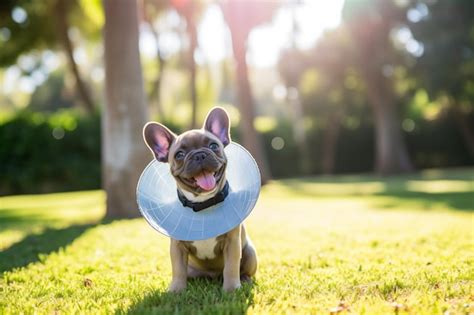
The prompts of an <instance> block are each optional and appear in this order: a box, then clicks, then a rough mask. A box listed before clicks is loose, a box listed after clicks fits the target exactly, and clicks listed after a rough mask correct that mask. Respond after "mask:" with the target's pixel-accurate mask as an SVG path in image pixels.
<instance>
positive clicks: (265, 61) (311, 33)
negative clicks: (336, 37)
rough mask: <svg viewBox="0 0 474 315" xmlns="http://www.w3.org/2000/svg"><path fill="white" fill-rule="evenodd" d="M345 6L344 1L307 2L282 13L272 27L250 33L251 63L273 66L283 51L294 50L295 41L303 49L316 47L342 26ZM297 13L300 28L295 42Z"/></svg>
mask: <svg viewBox="0 0 474 315" xmlns="http://www.w3.org/2000/svg"><path fill="white" fill-rule="evenodd" d="M343 4H344V0H332V1H324V0H311V1H310V0H306V1H303V2H302V3H301V4H300V5H296V6H295V5H292V4H291V7H290V5H286V6H285V7H283V8H281V9H279V10H278V12H277V13H276V15H275V17H274V18H273V21H272V22H271V23H269V24H267V25H262V26H260V27H257V28H256V29H255V30H254V31H252V32H251V33H250V38H249V63H250V64H252V65H254V66H258V67H269V66H273V65H275V63H276V62H277V60H278V55H279V53H280V51H281V49H283V48H286V47H290V46H291V45H292V44H293V41H294V44H295V45H296V47H297V48H299V49H308V48H310V47H312V46H313V45H314V43H315V42H316V40H317V39H318V38H319V37H320V36H321V35H322V33H323V32H324V30H326V29H328V28H334V27H336V26H337V25H339V23H340V22H341V11H342V7H343ZM293 12H294V14H295V17H296V23H297V28H298V29H297V35H296V38H294V39H293V38H292V31H293V25H292V24H293V22H292V15H293Z"/></svg>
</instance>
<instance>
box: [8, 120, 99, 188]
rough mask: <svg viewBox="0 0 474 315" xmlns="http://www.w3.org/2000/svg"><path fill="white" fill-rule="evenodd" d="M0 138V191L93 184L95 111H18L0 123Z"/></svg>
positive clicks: (96, 169)
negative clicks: (80, 113) (90, 113)
mask: <svg viewBox="0 0 474 315" xmlns="http://www.w3.org/2000/svg"><path fill="white" fill-rule="evenodd" d="M0 143H2V145H1V146H0V173H1V174H2V181H1V183H0V194H14V193H27V192H28V193H38V192H50V191H64V190H73V189H87V188H89V189H91V188H97V187H99V183H100V181H99V180H100V127H99V116H98V115H93V116H91V117H81V116H80V115H79V114H77V113H75V112H73V111H59V112H57V113H55V114H52V115H46V114H41V113H32V112H21V113H19V114H18V115H16V116H14V117H12V118H11V119H10V120H9V121H7V122H5V123H3V124H2V125H0Z"/></svg>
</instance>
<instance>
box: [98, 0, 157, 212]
mask: <svg viewBox="0 0 474 315" xmlns="http://www.w3.org/2000/svg"><path fill="white" fill-rule="evenodd" d="M104 9H105V27H104V48H105V99H106V104H105V108H104V112H103V114H102V143H103V145H102V165H103V167H102V171H103V186H104V188H105V191H106V193H107V212H106V216H107V217H110V218H118V217H136V216H138V215H139V212H138V210H137V204H136V196H135V189H136V185H137V182H138V178H139V175H140V172H141V171H142V170H143V168H144V167H145V166H146V163H147V161H148V160H150V157H149V152H148V150H147V149H146V146H145V145H144V143H143V139H142V128H143V125H144V124H145V122H146V121H147V120H148V111H147V106H146V102H145V93H144V88H143V78H142V71H141V65H140V54H139V50H138V16H137V4H136V2H135V1H128V0H105V1H104Z"/></svg>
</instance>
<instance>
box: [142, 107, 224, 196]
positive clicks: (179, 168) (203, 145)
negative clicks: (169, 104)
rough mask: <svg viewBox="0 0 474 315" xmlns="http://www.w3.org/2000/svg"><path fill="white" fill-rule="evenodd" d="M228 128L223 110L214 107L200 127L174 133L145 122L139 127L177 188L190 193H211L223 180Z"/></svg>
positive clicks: (217, 189) (159, 125)
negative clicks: (166, 167) (165, 165)
mask: <svg viewBox="0 0 474 315" xmlns="http://www.w3.org/2000/svg"><path fill="white" fill-rule="evenodd" d="M229 128H230V121H229V116H228V115H227V112H226V111H225V110H224V109H223V108H220V107H215V108H213V109H212V110H211V111H210V112H209V113H208V114H207V118H206V120H205V122H204V125H203V127H202V129H193V130H189V131H186V132H184V133H182V134H180V135H179V136H178V135H176V134H174V133H173V132H172V131H170V130H169V129H168V128H166V127H165V126H164V125H162V124H159V123H156V122H149V123H147V124H146V125H145V127H144V128H143V138H144V140H145V142H146V144H147V146H148V147H149V148H150V150H151V151H152V152H153V154H154V156H155V158H156V159H157V160H158V161H160V162H164V163H169V164H170V169H171V174H172V175H173V176H174V178H175V179H176V183H177V185H178V189H180V190H181V191H183V190H184V191H187V192H190V193H192V194H193V195H194V196H199V195H213V194H214V193H217V192H219V191H220V190H221V189H222V188H223V187H224V185H225V181H226V179H225V170H226V166H227V158H226V156H225V153H224V147H225V146H227V145H228V144H229V143H230V134H229Z"/></svg>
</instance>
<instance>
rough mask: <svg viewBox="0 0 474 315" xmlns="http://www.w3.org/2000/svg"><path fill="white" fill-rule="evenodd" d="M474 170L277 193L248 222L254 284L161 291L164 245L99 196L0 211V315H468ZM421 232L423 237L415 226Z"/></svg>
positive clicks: (165, 278)
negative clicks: (113, 216) (107, 213)
mask: <svg viewBox="0 0 474 315" xmlns="http://www.w3.org/2000/svg"><path fill="white" fill-rule="evenodd" d="M473 176H474V170H472V169H463V170H458V171H449V172H443V171H436V172H427V173H423V174H421V175H416V176H404V177H392V178H384V179H381V178H379V177H374V176H365V177H361V176H351V177H347V176H344V177H331V178H319V179H315V178H306V179H292V180H284V181H274V182H272V183H270V184H269V185H267V186H266V187H264V189H263V191H262V194H261V197H260V200H259V202H258V204H257V207H256V209H255V210H254V212H253V213H252V215H251V216H250V217H249V219H248V220H247V221H246V227H247V230H248V231H249V234H250V235H251V237H252V239H253V241H254V243H255V245H256V247H257V250H258V253H259V270H258V272H257V277H256V279H255V284H254V285H249V284H247V285H245V286H244V288H243V289H241V290H239V291H237V292H236V293H233V294H225V293H223V292H222V291H221V289H220V288H221V282H220V281H219V280H215V281H211V280H197V281H190V285H189V287H188V289H187V290H186V291H185V292H184V293H182V294H178V295H175V294H168V293H166V292H165V290H166V286H167V285H168V283H169V280H170V276H171V266H170V263H169V250H168V246H169V245H168V243H169V240H168V239H167V238H166V237H164V236H162V235H160V234H158V233H157V232H155V231H154V230H153V229H152V228H151V227H150V226H148V225H147V224H146V223H145V222H144V220H143V219H135V220H120V221H114V222H104V221H100V217H101V216H102V215H103V214H104V201H105V198H104V194H103V192H99V191H94V192H80V193H67V194H52V195H44V196H15V197H3V198H0V205H1V206H0V250H1V252H0V313H2V314H18V313H36V314H50V313H52V312H55V311H56V312H58V311H60V312H63V313H67V314H69V313H94V314H97V313H118V314H122V313H132V314H152V313H153V314H245V313H247V312H248V313H251V314H253V313H255V314H286V313H288V314H328V313H330V312H331V310H332V309H334V308H336V307H337V306H338V305H345V306H346V307H349V308H350V312H351V313H356V314H363V313H365V314H397V313H404V312H405V311H404V309H405V308H406V311H407V312H409V313H413V314H442V313H447V312H449V313H454V314H464V313H469V312H472V311H473V310H472V300H471V299H472V292H473V290H474V278H473V277H474V265H473V263H472V251H473V245H472V239H471V236H472V220H471V219H472V212H469V211H472V205H471V201H472V194H473V193H474V191H473V187H472V183H471V179H472V177H473ZM420 222H421V223H422V224H420Z"/></svg>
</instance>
